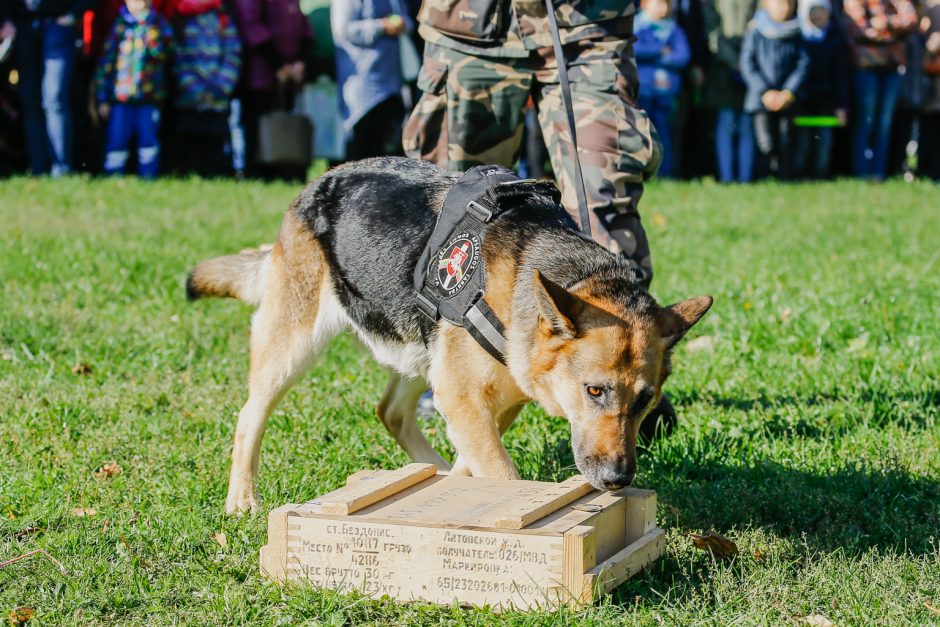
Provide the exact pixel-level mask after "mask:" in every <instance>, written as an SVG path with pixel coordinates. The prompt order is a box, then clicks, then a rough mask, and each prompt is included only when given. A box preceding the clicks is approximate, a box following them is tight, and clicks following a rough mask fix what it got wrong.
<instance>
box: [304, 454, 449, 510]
mask: <svg viewBox="0 0 940 627" xmlns="http://www.w3.org/2000/svg"><path fill="white" fill-rule="evenodd" d="M435 474H437V466H435V465H434V464H408V465H407V466H404V467H403V468H399V469H398V470H393V471H390V472H387V473H383V474H381V475H375V476H364V477H361V478H360V479H358V480H357V481H354V482H353V483H351V484H349V485H347V486H346V487H344V488H340V489H339V490H334V491H333V492H330V493H329V494H324V495H323V496H321V497H320V498H316V499H313V500H312V501H310V503H311V504H313V505H318V506H319V507H320V511H321V512H322V513H324V514H329V515H332V516H348V515H349V514H352V513H353V512H356V511H359V510H360V509H362V508H364V507H368V506H369V505H372V504H373V503H378V502H379V501H381V500H383V499H385V498H388V497H389V496H392V495H393V494H395V493H397V492H400V491H401V490H404V489H405V488H409V487H411V486H413V485H415V484H417V483H421V482H422V481H424V480H425V479H428V478H430V477H433V476H434V475H435Z"/></svg>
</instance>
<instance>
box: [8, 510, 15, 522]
mask: <svg viewBox="0 0 940 627" xmlns="http://www.w3.org/2000/svg"><path fill="white" fill-rule="evenodd" d="M7 520H16V514H14V513H13V510H12V509H10V510H7Z"/></svg>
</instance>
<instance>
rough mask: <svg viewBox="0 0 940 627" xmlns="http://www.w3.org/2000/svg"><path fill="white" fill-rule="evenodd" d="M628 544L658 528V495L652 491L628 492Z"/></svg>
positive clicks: (634, 490) (626, 494)
mask: <svg viewBox="0 0 940 627" xmlns="http://www.w3.org/2000/svg"><path fill="white" fill-rule="evenodd" d="M624 494H625V496H626V497H627V512H626V516H627V518H626V544H630V543H631V542H633V541H634V540H638V539H639V538H642V537H643V536H644V535H646V534H647V533H648V532H649V531H650V530H651V529H653V527H655V526H656V493H655V492H653V491H652V490H636V489H631V490H628V491H626V492H625V493H624Z"/></svg>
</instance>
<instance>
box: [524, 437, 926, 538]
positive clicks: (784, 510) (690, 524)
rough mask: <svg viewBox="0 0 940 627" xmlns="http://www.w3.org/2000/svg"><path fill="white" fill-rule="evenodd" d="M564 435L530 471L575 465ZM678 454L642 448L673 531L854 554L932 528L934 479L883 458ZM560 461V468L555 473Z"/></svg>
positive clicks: (647, 480) (537, 474) (539, 473)
mask: <svg viewBox="0 0 940 627" xmlns="http://www.w3.org/2000/svg"><path fill="white" fill-rule="evenodd" d="M566 444H567V440H563V439H562V440H559V441H556V442H545V444H544V450H543V451H542V452H541V454H540V455H538V456H537V457H538V462H539V463H538V467H535V466H534V465H533V467H531V468H529V469H528V472H525V471H523V475H524V476H527V477H529V476H531V477H532V478H535V479H542V480H549V481H551V480H558V478H559V477H560V476H563V475H567V474H568V472H570V469H571V468H573V463H574V460H573V457H572V455H571V450H570V447H566ZM694 448H695V449H698V452H699V453H700V452H701V451H702V449H706V450H711V451H714V458H713V459H710V458H709V455H708V454H705V455H700V454H697V453H696V452H695V451H690V454H689V455H688V456H685V457H683V458H681V459H680V460H676V459H675V458H673V457H672V456H671V455H670V456H669V459H668V460H665V459H658V458H657V457H656V456H655V455H654V454H653V455H651V454H643V455H641V457H640V465H641V471H642V475H643V479H644V481H643V484H644V485H645V486H648V487H652V488H655V490H656V491H657V493H658V500H659V506H660V519H661V523H660V524H661V525H663V526H668V527H674V528H679V529H681V530H689V531H698V530H702V529H714V530H716V531H718V532H720V533H724V532H728V530H730V529H738V530H740V529H742V528H753V527H759V528H763V529H766V530H767V531H768V532H770V533H772V534H773V535H775V536H778V537H783V538H791V539H794V540H801V541H805V542H806V543H807V545H808V546H809V547H810V548H814V549H818V550H821V551H826V552H829V551H833V550H843V551H845V552H847V553H850V554H851V553H858V552H862V551H865V550H866V549H869V548H872V547H879V548H883V549H893V550H897V551H903V552H911V553H913V554H918V555H921V554H927V553H931V552H932V548H931V545H930V538H931V536H935V535H936V530H937V529H940V507H938V506H937V504H938V503H940V482H937V481H934V480H931V479H928V478H925V477H919V476H915V475H912V474H910V473H909V472H908V471H907V470H906V469H904V468H901V467H898V466H892V465H891V463H890V462H888V461H886V462H884V464H883V466H882V467H881V468H872V467H862V466H860V465H859V466H856V467H850V466H845V467H842V468H834V469H832V470H831V471H829V472H825V473H822V472H812V471H807V470H799V469H793V468H788V467H786V466H784V465H782V464H779V463H777V462H774V461H770V460H766V461H760V462H758V463H755V464H752V465H748V466H744V465H732V464H731V463H728V461H727V460H726V459H724V457H725V455H724V453H723V446H722V443H721V442H717V441H716V442H712V443H710V444H709V443H705V444H703V443H702V442H697V443H696V445H695V447H694ZM562 469H568V472H563V473H561V472H559V471H560V470H562Z"/></svg>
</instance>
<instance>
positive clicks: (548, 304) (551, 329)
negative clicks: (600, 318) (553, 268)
mask: <svg viewBox="0 0 940 627" xmlns="http://www.w3.org/2000/svg"><path fill="white" fill-rule="evenodd" d="M535 301H536V303H538V306H539V328H541V329H544V330H545V332H546V333H548V334H549V335H558V336H561V337H565V338H568V339H571V338H573V337H574V336H575V334H577V332H578V328H577V327H576V326H575V323H574V321H575V319H576V318H577V315H578V312H579V311H580V309H581V304H580V303H581V301H579V300H578V299H577V298H576V297H575V296H573V295H572V294H571V292H569V291H568V290H566V289H565V288H563V287H562V286H560V285H558V284H557V283H555V282H553V281H550V280H548V279H546V278H545V277H544V276H543V275H542V273H541V272H539V271H538V270H536V271H535Z"/></svg>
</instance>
